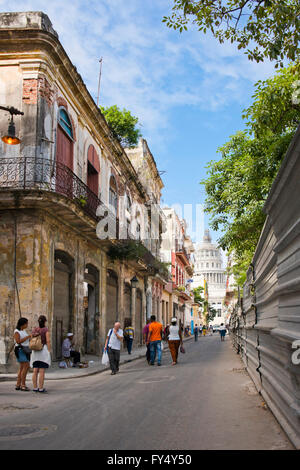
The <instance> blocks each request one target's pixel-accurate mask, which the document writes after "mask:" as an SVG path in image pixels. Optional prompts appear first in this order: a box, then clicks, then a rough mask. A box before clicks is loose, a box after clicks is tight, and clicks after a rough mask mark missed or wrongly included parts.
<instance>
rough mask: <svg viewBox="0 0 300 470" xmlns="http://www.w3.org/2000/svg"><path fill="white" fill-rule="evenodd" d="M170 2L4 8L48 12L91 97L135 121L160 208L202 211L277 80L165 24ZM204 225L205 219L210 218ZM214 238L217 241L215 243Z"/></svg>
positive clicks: (11, 4)
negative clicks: (249, 118)
mask: <svg viewBox="0 0 300 470" xmlns="http://www.w3.org/2000/svg"><path fill="white" fill-rule="evenodd" d="M172 4H173V1H172V0H144V1H141V0H126V1H124V0H89V1H84V0H72V1H70V0H64V1H63V2H62V1H61V0H51V1H49V0H47V1H46V0H22V1H20V0H9V1H7V0H0V10H1V11H2V12H4V11H34V10H39V11H44V12H45V13H46V14H48V16H49V18H50V20H51V22H52V24H53V27H54V29H55V30H56V31H57V32H58V34H59V38H60V41H61V43H62V45H63V47H64V48H65V50H66V52H67V53H68V55H69V57H70V59H71V60H72V62H73V63H74V65H76V67H77V69H78V71H79V73H80V74H81V76H82V78H83V80H84V81H85V83H86V85H87V87H88V89H89V91H90V93H91V95H92V96H93V97H94V98H95V100H96V96H97V87H98V75H99V58H100V57H103V68H102V80H101V90H100V104H101V105H104V106H107V105H113V104H117V105H118V106H119V107H121V108H122V107H125V108H127V109H129V110H130V111H131V112H132V113H133V114H134V115H136V116H138V117H139V120H140V122H141V124H142V127H141V131H142V133H143V137H144V138H146V140H147V142H148V144H149V147H150V149H151V151H152V153H153V155H154V158H155V159H156V162H157V166H158V169H159V170H160V171H165V173H164V174H162V178H163V181H164V184H165V188H164V190H163V203H164V204H168V205H172V204H181V205H183V204H193V205H196V204H197V203H203V201H204V193H203V188H201V187H200V185H199V181H200V180H201V179H202V178H204V177H205V173H206V170H205V166H206V164H207V162H209V161H210V160H212V159H216V158H218V156H217V154H216V150H217V148H218V147H219V146H220V145H222V144H224V143H225V142H226V141H227V139H228V138H229V136H230V135H232V134H234V133H235V132H236V131H237V130H239V129H242V128H243V127H244V123H243V121H242V119H241V114H242V110H243V109H244V108H245V107H247V106H248V105H249V103H250V102H251V95H252V94H253V91H254V88H253V86H254V83H255V82H256V81H257V80H259V79H265V78H267V77H269V76H270V75H272V74H273V73H274V68H273V65H272V64H270V63H263V64H255V63H252V62H249V61H248V59H247V57H246V56H245V55H244V54H243V52H241V51H237V49H236V48H235V46H233V45H231V44H230V43H226V44H222V45H221V44H219V43H218V42H217V41H216V40H214V39H213V38H212V37H211V36H209V35H204V34H203V33H201V32H198V31H197V30H196V29H195V28H191V30H189V31H188V32H184V33H182V34H179V33H178V32H176V31H173V30H169V29H168V28H167V27H166V26H165V24H164V23H162V22H161V20H162V18H163V16H164V15H167V14H168V13H169V12H170V11H171V7H172ZM205 224H206V225H207V224H208V219H207V217H205ZM218 235H219V234H218V233H214V234H213V238H214V239H217V238H218Z"/></svg>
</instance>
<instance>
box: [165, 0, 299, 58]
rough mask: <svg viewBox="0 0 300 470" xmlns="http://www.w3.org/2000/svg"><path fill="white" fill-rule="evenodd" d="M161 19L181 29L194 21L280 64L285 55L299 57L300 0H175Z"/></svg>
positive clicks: (254, 54) (254, 55)
mask: <svg viewBox="0 0 300 470" xmlns="http://www.w3.org/2000/svg"><path fill="white" fill-rule="evenodd" d="M162 21H163V22H165V23H166V24H167V26H168V27H169V28H173V29H175V30H179V31H180V32H182V31H183V30H187V26H188V24H189V23H193V24H195V25H196V26H197V27H198V30H199V31H203V32H204V33H206V32H207V31H211V33H212V34H213V36H214V37H215V38H217V39H218V40H219V42H220V43H223V42H224V41H226V40H230V41H231V43H236V44H237V47H238V49H245V53H246V54H247V55H248V58H249V59H250V60H255V61H256V62H261V61H263V60H264V59H266V58H268V59H270V60H275V61H276V65H275V66H276V67H278V65H279V64H280V66H283V60H284V59H289V60H292V61H296V60H298V59H299V55H300V48H299V45H300V2H299V0H201V1H199V0H198V1H196V0H174V5H173V8H172V14H171V15H170V16H165V17H164V18H163V20H162Z"/></svg>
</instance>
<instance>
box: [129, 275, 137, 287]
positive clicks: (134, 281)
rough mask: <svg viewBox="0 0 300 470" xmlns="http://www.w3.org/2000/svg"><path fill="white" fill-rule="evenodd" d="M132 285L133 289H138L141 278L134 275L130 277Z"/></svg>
mask: <svg viewBox="0 0 300 470" xmlns="http://www.w3.org/2000/svg"><path fill="white" fill-rule="evenodd" d="M130 283H131V287H132V289H136V288H137V286H138V283H139V280H138V278H137V277H136V276H134V277H133V278H132V279H130Z"/></svg>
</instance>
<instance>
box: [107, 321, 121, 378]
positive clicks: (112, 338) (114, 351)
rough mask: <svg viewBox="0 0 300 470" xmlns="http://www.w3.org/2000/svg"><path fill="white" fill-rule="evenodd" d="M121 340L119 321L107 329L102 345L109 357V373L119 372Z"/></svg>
mask: <svg viewBox="0 0 300 470" xmlns="http://www.w3.org/2000/svg"><path fill="white" fill-rule="evenodd" d="M121 341H123V330H122V329H121V323H120V322H116V323H115V325H114V327H113V328H111V329H110V330H109V332H108V334H107V338H106V341H105V346H104V350H105V351H107V353H108V357H109V364H110V368H111V375H115V374H116V373H117V372H119V363H120V350H121Z"/></svg>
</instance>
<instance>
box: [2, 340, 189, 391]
mask: <svg viewBox="0 0 300 470" xmlns="http://www.w3.org/2000/svg"><path fill="white" fill-rule="evenodd" d="M191 339H193V337H188V338H184V339H183V341H184V342H186V341H189V340H191ZM166 352H170V350H169V347H168V346H166V345H165V342H164V349H163V351H162V353H163V354H164V353H166ZM143 357H145V351H144V352H143V353H141V354H140V355H139V356H136V357H133V358H131V359H123V360H121V361H120V365H122V364H127V363H128V362H133V361H136V360H137V359H141V358H143ZM99 360H101V359H100V358H99ZM107 370H110V367H109V366H108V367H104V368H103V369H100V370H94V371H87V372H86V373H84V372H83V373H82V374H80V375H79V374H74V375H68V376H66V377H64V376H61V377H51V374H48V375H46V380H68V379H80V378H81V377H88V376H91V375H96V374H101V372H105V371H107ZM29 374H32V373H31V372H30V373H29ZM52 374H53V375H55V372H53V373H52ZM16 378H17V373H15V374H3V376H2V377H1V374H0V382H14V381H15V380H16ZM28 378H31V377H30V375H29V377H28Z"/></svg>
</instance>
